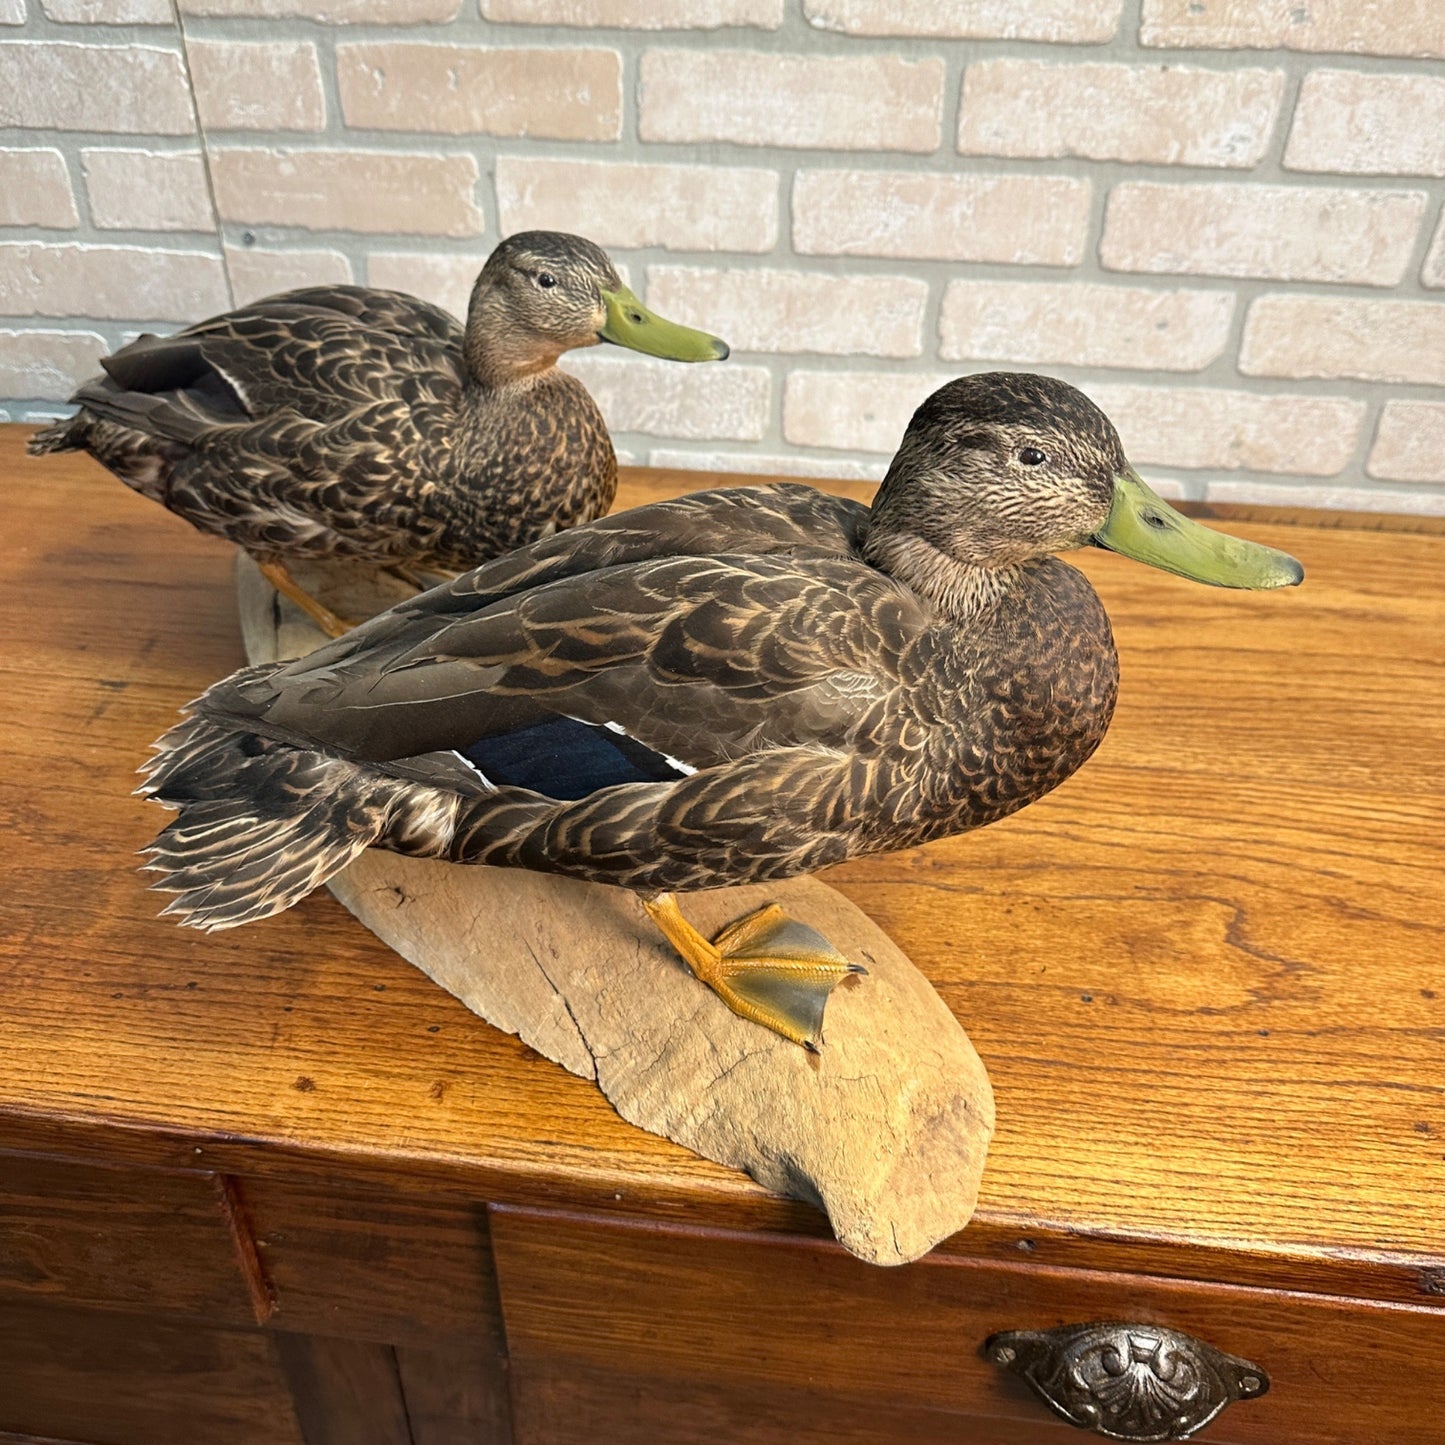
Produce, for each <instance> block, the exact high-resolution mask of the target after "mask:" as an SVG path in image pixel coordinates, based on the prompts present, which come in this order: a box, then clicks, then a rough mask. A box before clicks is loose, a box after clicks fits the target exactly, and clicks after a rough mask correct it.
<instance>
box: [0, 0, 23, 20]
mask: <svg viewBox="0 0 1445 1445" xmlns="http://www.w3.org/2000/svg"><path fill="white" fill-rule="evenodd" d="M24 24H25V0H0V25H24Z"/></svg>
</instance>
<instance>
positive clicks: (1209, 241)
mask: <svg viewBox="0 0 1445 1445" xmlns="http://www.w3.org/2000/svg"><path fill="white" fill-rule="evenodd" d="M1425 202H1426V197H1425V193H1424V192H1423V191H1377V190H1345V189H1341V188H1338V187H1333V186H1264V185H1224V184H1213V183H1210V182H1204V183H1201V184H1198V185H1167V184H1162V183H1159V182H1156V181H1125V182H1123V183H1122V184H1120V185H1117V186H1115V187H1114V189H1113V191H1111V192H1110V194H1109V202H1108V207H1107V209H1106V211H1105V214H1104V236H1103V240H1102V241H1101V242H1100V244H1099V259H1100V261H1101V262H1102V263H1103V264H1104V265H1105V266H1106V267H1107V268H1108V269H1109V270H1111V271H1163V272H1170V273H1183V274H1186V275H1198V276H1255V277H1260V278H1262V279H1265V280H1271V281H1348V282H1354V283H1356V284H1358V285H1365V286H1393V285H1395V284H1396V283H1398V282H1399V281H1400V280H1401V278H1402V277H1403V276H1404V274H1405V268H1406V267H1407V266H1408V265H1409V264H1410V255H1411V252H1412V251H1413V249H1414V246H1415V237H1416V235H1417V234H1418V232H1419V229H1420V220H1421V217H1422V216H1423V215H1424V213H1425Z"/></svg>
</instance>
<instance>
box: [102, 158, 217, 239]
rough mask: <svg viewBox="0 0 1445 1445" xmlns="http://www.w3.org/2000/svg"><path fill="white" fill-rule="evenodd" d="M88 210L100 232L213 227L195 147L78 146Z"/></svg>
mask: <svg viewBox="0 0 1445 1445" xmlns="http://www.w3.org/2000/svg"><path fill="white" fill-rule="evenodd" d="M80 163H81V167H82V169H83V170H84V171H85V189H86V193H87V194H88V195H89V197H90V215H91V219H92V220H93V221H94V222H95V224H96V225H97V226H98V227H100V229H101V230H102V231H128V230H134V231H208V232H210V231H214V230H215V229H216V218H215V215H214V213H213V212H212V210H211V193H210V190H209V188H208V187H207V185H206V166H205V162H204V161H203V160H202V159H201V153H200V151H132V150H109V149H106V150H89V149H87V150H83V151H81V153H80Z"/></svg>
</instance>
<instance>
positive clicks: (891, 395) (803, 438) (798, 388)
mask: <svg viewBox="0 0 1445 1445" xmlns="http://www.w3.org/2000/svg"><path fill="white" fill-rule="evenodd" d="M952 380H953V375H952V373H950V372H942V373H928V372H899V371H792V372H789V373H788V379H787V381H786V382H785V383H784V386H783V436H784V437H785V438H786V439H787V440H788V441H790V442H792V443H793V444H794V445H795V446H802V447H833V448H836V449H837V450H840V451H853V452H885V453H889V454H891V453H893V452H895V451H897V450H898V443H899V442H900V441H902V440H903V432H904V430H905V428H906V427H907V426H908V422H909V419H910V418H911V417H912V416H913V413H914V412H915V411H917V410H918V408H919V407H920V406H921V405H922V404H923V402H924V400H925V399H926V398H927V397H928V396H930V395H931V394H932V393H933V392H935V391H937V390H938V388H939V387H940V386H942V385H943V384H944V383H945V382H948V381H952Z"/></svg>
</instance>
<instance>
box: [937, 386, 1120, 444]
mask: <svg viewBox="0 0 1445 1445" xmlns="http://www.w3.org/2000/svg"><path fill="white" fill-rule="evenodd" d="M995 426H1007V427H1019V428H1027V429H1029V430H1031V431H1034V432H1038V433H1040V434H1050V433H1051V434H1053V435H1055V436H1059V437H1061V438H1064V439H1067V440H1068V441H1069V442H1070V443H1071V444H1072V448H1073V449H1075V450H1085V449H1087V450H1089V451H1092V452H1094V453H1096V454H1098V455H1100V456H1101V457H1103V458H1106V459H1107V460H1108V461H1109V463H1110V464H1111V465H1114V466H1116V467H1121V466H1123V465H1124V451H1123V447H1122V446H1121V445H1120V442H1119V434H1118V433H1117V432H1116V431H1115V430H1114V425H1113V423H1112V422H1111V421H1110V420H1109V418H1108V417H1106V416H1105V415H1104V413H1103V412H1102V411H1100V410H1099V408H1098V407H1097V406H1095V405H1094V403H1093V402H1092V401H1090V400H1089V398H1088V397H1087V396H1085V395H1084V393H1083V392H1081V391H1080V390H1079V389H1078V387H1076V386H1070V385H1069V383H1068V382H1067V381H1060V380H1058V379H1057V378H1056V377H1052V376H1036V375H1034V374H1033V373H1031V372H1014V371H988V372H981V373H978V374H976V375H974V376H961V377H959V378H958V380H957V381H950V382H949V383H948V384H947V385H945V386H941V387H939V389H938V390H937V391H935V392H934V393H933V395H932V396H930V397H929V398H928V399H927V401H925V402H924V403H923V405H922V406H920V407H919V408H918V410H917V411H916V412H914V414H913V420H912V421H911V422H910V423H909V424H908V430H909V431H910V432H918V431H930V432H936V433H941V434H946V435H948V436H949V437H950V439H951V440H953V441H954V442H955V444H959V445H965V446H966V445H969V444H970V439H969V437H970V428H971V427H972V428H989V427H995ZM982 440H983V438H982V437H980V438H979V442H982Z"/></svg>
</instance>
